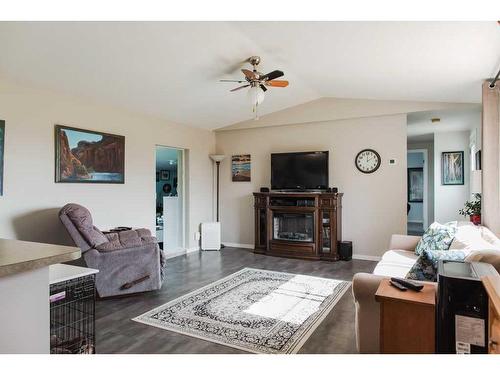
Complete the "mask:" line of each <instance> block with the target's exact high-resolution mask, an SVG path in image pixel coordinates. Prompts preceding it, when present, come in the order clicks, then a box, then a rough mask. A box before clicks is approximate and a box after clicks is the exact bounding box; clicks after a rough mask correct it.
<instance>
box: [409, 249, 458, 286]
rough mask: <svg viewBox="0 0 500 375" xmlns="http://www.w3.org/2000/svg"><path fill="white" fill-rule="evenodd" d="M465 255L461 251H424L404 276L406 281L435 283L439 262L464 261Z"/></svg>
mask: <svg viewBox="0 0 500 375" xmlns="http://www.w3.org/2000/svg"><path fill="white" fill-rule="evenodd" d="M465 257H466V253H465V252H464V251H461V250H424V251H423V253H422V255H420V256H419V257H418V259H417V261H416V262H415V264H414V265H413V267H411V269H410V271H409V272H408V274H407V275H406V278H407V279H412V280H421V281H437V267H438V262H439V261H440V260H455V261H464V260H465Z"/></svg>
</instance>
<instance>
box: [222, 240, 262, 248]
mask: <svg viewBox="0 0 500 375" xmlns="http://www.w3.org/2000/svg"><path fill="white" fill-rule="evenodd" d="M222 243H223V244H224V245H225V246H227V247H240V248H242V249H253V248H254V247H255V246H254V244H250V243H235V242H225V241H222Z"/></svg>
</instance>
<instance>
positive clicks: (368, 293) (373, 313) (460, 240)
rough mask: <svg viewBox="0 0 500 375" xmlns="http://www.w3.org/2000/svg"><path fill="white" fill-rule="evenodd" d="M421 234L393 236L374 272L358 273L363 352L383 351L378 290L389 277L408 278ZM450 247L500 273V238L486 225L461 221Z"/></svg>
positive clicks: (356, 290) (356, 293) (359, 339)
mask: <svg viewBox="0 0 500 375" xmlns="http://www.w3.org/2000/svg"><path fill="white" fill-rule="evenodd" d="M419 241H420V237H418V236H407V235H397V234H395V235H393V236H392V237H391V241H390V244H389V250H388V251H386V252H385V253H384V255H383V256H382V259H381V260H380V261H379V262H378V264H377V266H376V267H375V269H374V271H373V273H371V274H368V273H358V274H356V275H354V278H353V283H352V291H353V296H354V302H355V307H356V344H357V348H358V351H359V352H360V353H379V324H380V307H379V304H378V302H376V301H375V292H376V291H377V288H378V286H379V284H380V281H381V280H382V279H384V278H387V277H402V278H404V277H405V276H406V274H407V273H408V271H409V270H410V269H411V268H412V266H413V264H415V262H416V260H417V258H418V256H417V255H416V254H415V247H416V246H417V244H418V242H419ZM450 249H456V250H462V251H464V252H465V253H466V255H467V256H466V258H465V261H466V262H486V263H490V264H492V265H493V266H494V267H495V268H496V269H497V271H499V272H500V239H499V238H498V237H496V236H495V235H494V234H493V233H492V232H491V231H490V230H489V229H488V228H486V227H484V226H474V225H473V224H472V223H469V222H459V223H458V230H457V233H456V235H455V238H454V240H453V242H452V244H451V247H450Z"/></svg>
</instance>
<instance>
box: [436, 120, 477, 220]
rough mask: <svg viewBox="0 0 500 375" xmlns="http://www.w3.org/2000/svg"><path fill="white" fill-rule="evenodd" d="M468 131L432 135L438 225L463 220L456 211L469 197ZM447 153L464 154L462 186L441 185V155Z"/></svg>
mask: <svg viewBox="0 0 500 375" xmlns="http://www.w3.org/2000/svg"><path fill="white" fill-rule="evenodd" d="M469 140H470V131H469V130H466V131H458V132H436V133H434V160H435V163H434V181H435V184H434V218H435V220H436V221H437V222H439V223H447V222H449V221H454V220H464V217H463V216H460V214H459V213H458V211H459V210H460V209H461V208H463V206H464V204H465V202H466V201H468V200H470V199H471V195H470V180H469V176H470V154H469ZM448 151H463V153H464V184H463V185H443V184H442V172H441V171H442V164H441V163H442V160H441V158H442V153H443V152H448Z"/></svg>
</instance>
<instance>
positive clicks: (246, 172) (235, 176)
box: [231, 154, 250, 182]
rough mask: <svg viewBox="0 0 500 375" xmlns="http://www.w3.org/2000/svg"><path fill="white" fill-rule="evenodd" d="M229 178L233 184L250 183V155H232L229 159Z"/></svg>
mask: <svg viewBox="0 0 500 375" xmlns="http://www.w3.org/2000/svg"><path fill="white" fill-rule="evenodd" d="M231 176H232V180H233V182H249V181H250V155H249V154H245V155H233V156H232V158H231Z"/></svg>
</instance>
